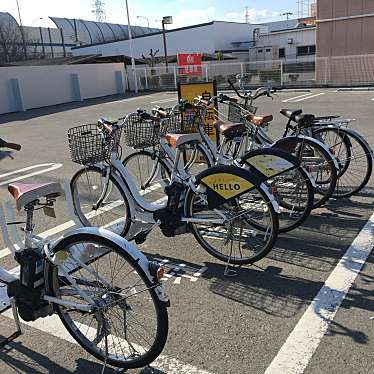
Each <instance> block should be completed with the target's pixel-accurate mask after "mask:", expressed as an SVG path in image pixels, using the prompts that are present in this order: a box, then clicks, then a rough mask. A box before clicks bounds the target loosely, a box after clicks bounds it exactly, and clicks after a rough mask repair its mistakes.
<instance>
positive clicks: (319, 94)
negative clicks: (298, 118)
mask: <svg viewBox="0 0 374 374" xmlns="http://www.w3.org/2000/svg"><path fill="white" fill-rule="evenodd" d="M321 95H324V93H323V92H321V93H318V94H315V95H312V96H308V97H303V98H302V99H298V100H294V101H292V102H293V103H297V102H299V101H304V100H308V99H312V98H313V97H317V96H321Z"/></svg>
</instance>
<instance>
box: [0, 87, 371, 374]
mask: <svg viewBox="0 0 374 374" xmlns="http://www.w3.org/2000/svg"><path fill="white" fill-rule="evenodd" d="M373 99H374V92H370V91H358V92H350V91H348V92H337V91H336V90H335V89H313V90H310V91H309V92H307V91H305V90H304V91H298V90H284V91H282V92H279V94H278V96H277V97H275V98H274V100H271V99H269V98H261V99H259V100H258V102H257V105H258V107H259V109H258V113H271V114H273V115H274V121H273V122H272V123H271V125H270V135H271V136H272V137H273V138H276V137H277V136H280V135H281V133H282V130H283V129H284V126H285V124H286V120H285V117H282V116H281V115H280V114H279V110H280V109H281V108H289V109H298V108H302V109H303V110H304V113H313V114H316V115H326V114H339V115H341V116H343V117H346V118H356V119H357V121H356V122H355V123H354V125H353V128H355V129H356V130H358V131H359V132H360V133H361V134H362V135H364V136H365V139H366V140H367V141H368V143H369V144H371V145H374V127H373V118H374V101H373ZM176 100H177V95H176V93H175V92H162V93H147V94H144V95H139V96H129V97H125V98H124V97H109V98H102V99H94V100H89V101H87V102H84V103H79V104H78V103H73V104H65V105H59V106H55V107H49V108H41V109H36V110H30V111H28V112H25V113H14V114H8V115H2V116H0V137H2V138H5V139H7V140H8V141H14V142H18V143H21V144H22V145H23V149H22V151H21V152H20V153H17V154H14V157H15V158H14V159H13V160H11V159H4V160H2V161H1V164H0V198H1V201H6V200H9V199H11V196H10V195H9V194H8V192H7V188H6V187H7V184H8V183H9V182H10V181H13V180H20V181H24V182H25V183H27V182H34V181H41V182H44V181H58V182H61V183H68V182H69V180H70V178H71V176H72V175H73V173H74V172H75V171H76V170H78V168H79V166H78V165H76V164H73V163H72V162H71V161H70V157H69V151H68V146H67V138H66V133H67V130H68V129H69V128H71V127H73V126H77V125H80V124H85V123H95V121H96V120H97V119H98V118H100V117H110V118H118V117H121V116H123V115H125V114H127V113H129V112H132V111H134V110H136V108H139V107H141V108H145V109H150V108H152V106H153V105H162V106H172V105H173V104H174V103H176ZM129 152H131V149H128V148H125V154H128V153H129ZM373 207H374V184H373V180H370V182H369V183H368V185H367V187H366V188H365V190H363V191H362V192H361V193H360V194H359V195H358V196H355V197H352V198H350V199H342V200H332V201H330V202H329V203H328V204H327V205H326V206H324V207H323V208H319V209H317V210H315V211H313V212H312V215H311V216H310V217H309V218H308V219H307V221H306V222H305V224H304V225H303V226H302V227H300V228H298V229H296V230H294V231H292V232H290V233H288V234H282V235H280V236H279V238H278V240H277V243H276V245H275V248H274V249H273V250H272V251H271V252H270V254H269V255H268V256H267V257H266V258H265V259H263V260H261V261H260V262H258V263H256V264H255V265H253V266H249V267H243V268H241V269H240V270H239V272H238V275H237V276H235V277H225V276H224V275H223V272H224V267H225V264H223V263H221V262H219V261H218V260H216V259H215V258H213V257H211V256H210V255H209V254H208V253H207V252H205V251H204V250H203V249H202V248H201V247H200V246H199V245H198V243H197V242H196V241H195V240H194V238H193V236H192V234H185V235H182V236H177V237H174V238H166V237H163V236H162V234H161V232H160V231H159V230H158V229H155V230H154V232H152V234H151V235H149V237H148V239H147V241H146V242H145V243H144V244H142V245H140V246H139V248H140V249H141V250H142V251H144V252H145V253H146V254H147V255H149V256H150V257H153V258H156V259H158V260H159V261H161V262H163V263H164V264H165V265H166V267H167V270H168V276H167V278H168V279H167V280H166V281H165V282H164V286H165V288H166V291H167V293H168V295H169V297H170V300H171V307H170V308H169V319H170V331H169V337H168V342H167V345H166V347H165V349H164V352H163V356H162V357H160V358H159V360H157V361H156V362H155V363H154V364H153V366H152V367H153V369H150V368H146V369H142V370H133V371H131V372H133V373H151V372H153V373H217V374H226V373H232V374H239V373H248V374H249V373H265V372H267V373H280V374H281V373H286V372H290V373H291V372H294V373H296V372H300V373H301V372H304V373H307V374H312V373H313V374H317V373H340V374H343V373H373V372H374V362H373V360H372V357H373V342H374V319H373V318H372V317H374V292H373V289H374V264H373V260H374V256H373V254H372V253H371V249H372V247H373V245H374V226H373V224H374V219H373V218H372V214H373V213H374V209H373ZM56 213H57V218H56V219H49V218H46V217H44V216H43V215H42V214H41V213H38V215H37V219H36V223H37V228H36V232H39V233H44V232H46V231H48V230H50V231H49V233H52V234H53V236H55V237H57V236H59V235H61V234H63V232H64V231H65V230H67V229H70V228H71V227H72V225H73V224H72V223H71V222H70V220H71V218H70V217H69V214H68V210H67V208H66V204H65V202H64V200H63V199H62V198H60V200H59V201H58V203H57V206H56ZM370 219H371V221H373V224H372V223H371V221H370ZM365 225H366V226H365ZM364 226H365V229H364V230H363V228H364ZM355 239H356V241H355ZM354 241H355V242H354ZM353 242H354V243H353ZM0 243H1V248H0V266H3V267H5V268H6V269H12V268H14V267H15V266H16V264H15V262H14V261H13V260H12V258H11V256H10V255H9V251H7V250H6V249H2V248H5V245H4V243H3V242H1V241H0ZM352 243H353V245H352ZM360 250H362V252H363V253H364V254H363V257H361V258H363V260H362V261H361V262H360V261H358V263H359V266H358V267H356V265H357V264H356V265H355V264H353V265H352V264H350V263H347V262H344V255H345V254H346V253H348V254H349V253H352V251H356V252H357V251H358V252H359V251H360ZM347 251H350V252H347ZM356 252H355V253H356ZM342 258H343V260H342ZM348 262H349V261H348ZM361 265H363V267H362V269H360V268H361ZM359 270H361V271H359ZM352 274H353V276H352ZM356 276H357V277H356ZM345 277H347V278H345ZM349 279H350V280H351V283H352V285H351V284H350V281H349ZM345 281H347V282H348V283H344V282H345ZM336 287H338V289H336ZM339 287H341V288H339ZM321 290H322V291H321ZM320 291H321V292H320ZM346 291H348V292H347V293H345V292H346ZM329 293H331V295H333V296H331V295H330V296H331V297H336V300H337V301H336V303H338V304H340V301H339V300H343V301H342V303H341V305H340V307H339V305H338V304H336V303H335V304H334V302H331V300H332V299H331V297H330V296H329V297H330V298H329V299H328V300H329V301H328V303H327V305H328V306H329V307H331V308H332V309H331V310H333V312H334V315H333V316H332V317H334V318H333V320H332V322H331V323H329V322H328V321H329V319H331V318H330V317H331V316H330V317H326V318H325V320H326V328H327V331H326V333H324V332H325V331H324V330H323V326H322V329H319V327H318V326H320V325H318V324H317V325H316V317H315V316H316V315H317V316H321V315H322V317H323V316H324V314H323V313H324V312H325V309H324V310H323V311H321V310H318V307H319V306H321V305H325V304H323V303H324V300H321V298H323V295H325V294H329ZM321 295H322V296H321ZM335 312H336V314H335ZM327 313H328V310H327ZM9 316H10V314H9V313H7V314H6V315H5V316H4V315H0V336H7V335H9V334H10V333H11V332H12V329H13V326H12V321H11V319H10V317H9ZM51 318H53V317H51ZM323 318H324V317H323ZM323 318H322V322H323ZM51 326H53V328H51ZM316 326H317V327H316ZM303 333H305V336H306V338H304V335H303ZM313 353H314V354H313ZM312 354H313V355H312ZM285 358H288V359H285ZM296 361H297V362H296ZM288 366H290V367H292V370H295V371H287V370H291V369H287V367H288ZM101 368H102V366H101V364H100V363H98V362H97V361H95V360H94V359H93V358H92V357H91V356H89V355H88V354H87V353H86V352H85V351H84V350H82V349H81V348H80V347H79V346H78V345H77V344H75V343H74V342H73V341H72V340H71V338H70V337H69V335H68V334H67V332H65V330H64V329H63V327H61V326H60V325H59V324H58V323H57V322H56V321H55V320H50V319H49V318H46V319H43V320H39V321H37V322H36V323H34V324H28V325H25V326H24V334H23V335H22V336H21V337H20V338H19V339H17V340H16V341H15V342H13V343H11V344H10V345H9V346H8V347H7V348H6V349H4V350H2V351H0V372H1V373H20V372H21V373H51V372H52V373H87V372H91V373H100V372H101ZM286 369H287V370H286ZM106 372H108V373H109V372H111V370H109V369H108V370H107V371H106Z"/></svg>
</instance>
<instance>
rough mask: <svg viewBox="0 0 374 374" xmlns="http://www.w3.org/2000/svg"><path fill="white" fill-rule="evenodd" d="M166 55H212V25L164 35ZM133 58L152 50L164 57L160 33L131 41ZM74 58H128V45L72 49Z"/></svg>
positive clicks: (116, 43) (125, 43) (104, 45)
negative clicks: (86, 56)
mask: <svg viewBox="0 0 374 374" xmlns="http://www.w3.org/2000/svg"><path fill="white" fill-rule="evenodd" d="M166 41H167V52H168V55H170V56H171V55H176V54H178V53H194V52H195V53H214V51H215V45H214V25H213V24H211V25H206V26H201V27H195V28H190V29H184V30H178V31H173V32H167V33H166ZM133 46H134V57H135V58H141V57H142V54H144V56H147V55H148V54H149V52H150V49H151V48H152V49H153V51H155V50H157V49H159V50H160V51H159V53H158V55H157V56H163V55H164V45H163V38H162V33H160V34H156V35H150V36H146V37H141V38H134V39H133ZM72 53H73V55H74V56H82V55H89V54H102V55H103V56H116V55H126V56H130V55H131V53H130V43H129V41H128V40H123V41H119V42H113V43H106V44H99V45H94V46H91V47H82V48H78V49H72Z"/></svg>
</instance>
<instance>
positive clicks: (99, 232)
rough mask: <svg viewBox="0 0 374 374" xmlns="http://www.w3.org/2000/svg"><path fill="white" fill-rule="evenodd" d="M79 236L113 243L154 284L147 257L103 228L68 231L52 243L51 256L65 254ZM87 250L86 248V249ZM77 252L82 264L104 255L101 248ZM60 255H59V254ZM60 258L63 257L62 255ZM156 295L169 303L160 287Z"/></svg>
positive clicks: (157, 288) (83, 228)
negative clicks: (97, 238) (90, 236)
mask: <svg viewBox="0 0 374 374" xmlns="http://www.w3.org/2000/svg"><path fill="white" fill-rule="evenodd" d="M81 235H92V236H94V237H95V236H96V237H100V238H104V239H106V240H108V241H110V242H112V243H114V244H115V245H116V246H117V248H120V249H121V250H122V251H123V252H125V253H127V254H128V255H129V256H130V257H131V258H132V259H133V260H134V261H135V262H137V263H138V264H139V265H140V267H141V268H142V270H143V271H144V273H145V275H146V276H147V278H148V279H149V281H150V282H151V283H152V284H154V283H155V280H154V277H153V276H152V275H151V273H150V269H149V263H150V262H149V260H148V259H147V257H146V256H145V255H144V254H143V253H142V252H141V251H139V250H138V248H136V247H135V245H133V244H131V243H130V242H129V241H127V240H126V239H124V238H122V237H121V236H119V235H117V234H115V233H113V232H111V231H109V230H106V229H103V228H97V227H82V228H79V229H76V230H73V231H70V232H68V233H66V234H64V235H63V236H62V237H61V238H60V239H58V240H57V241H56V242H54V243H53V247H52V250H51V252H52V253H53V254H56V256H58V252H62V253H63V252H65V251H64V249H65V248H66V247H67V246H68V245H70V244H71V242H72V240H73V239H74V238H77V239H78V240H79V239H80V236H81ZM86 249H87V248H86ZM76 250H77V252H75V255H77V254H78V255H79V259H80V260H81V261H83V262H85V261H88V260H92V257H93V256H95V257H99V256H102V255H104V254H105V252H104V251H103V250H102V249H101V248H95V249H94V252H92V249H87V252H85V253H82V251H81V250H79V249H76ZM60 255H61V254H60ZM62 256H64V255H63V254H62ZM155 291H156V294H157V296H158V298H159V299H160V301H162V302H166V303H168V302H169V299H168V297H167V295H166V293H165V290H164V288H163V287H161V286H157V287H156V288H155Z"/></svg>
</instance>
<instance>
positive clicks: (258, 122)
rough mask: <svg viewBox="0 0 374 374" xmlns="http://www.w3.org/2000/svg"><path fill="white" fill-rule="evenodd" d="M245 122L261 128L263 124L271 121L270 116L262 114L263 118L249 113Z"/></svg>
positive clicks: (271, 117)
mask: <svg viewBox="0 0 374 374" xmlns="http://www.w3.org/2000/svg"><path fill="white" fill-rule="evenodd" d="M245 118H246V120H247V121H249V122H251V123H253V124H254V125H255V126H257V127H261V126H262V125H264V124H265V123H269V122H271V121H272V120H273V116H272V115H271V114H264V115H263V116H256V115H254V114H252V113H249V114H248V115H247V116H246V117H245Z"/></svg>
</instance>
